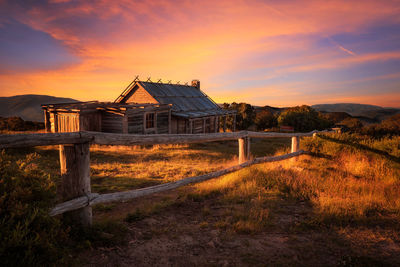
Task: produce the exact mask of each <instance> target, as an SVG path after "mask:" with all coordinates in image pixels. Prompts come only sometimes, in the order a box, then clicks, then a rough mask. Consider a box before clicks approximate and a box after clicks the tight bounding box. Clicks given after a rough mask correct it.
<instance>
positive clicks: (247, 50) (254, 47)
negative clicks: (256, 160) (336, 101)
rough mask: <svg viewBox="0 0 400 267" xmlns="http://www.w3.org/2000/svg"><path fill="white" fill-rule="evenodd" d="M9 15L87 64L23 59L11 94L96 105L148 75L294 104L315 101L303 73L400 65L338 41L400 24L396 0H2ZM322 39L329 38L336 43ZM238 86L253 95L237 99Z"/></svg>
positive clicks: (395, 54)
mask: <svg viewBox="0 0 400 267" xmlns="http://www.w3.org/2000/svg"><path fill="white" fill-rule="evenodd" d="M0 17H1V18H2V19H1V20H0V25H7V24H5V23H4V22H3V21H6V20H10V19H12V20H14V21H17V22H18V23H20V24H22V25H26V27H30V28H31V29H32V30H33V31H36V32H41V33H43V34H46V35H47V36H50V37H51V38H52V39H53V41H48V42H47V43H46V45H50V46H51V47H52V49H53V50H54V51H61V50H62V51H67V52H64V53H65V54H66V55H67V54H69V55H70V58H73V57H75V58H78V59H79V60H76V61H69V64H64V63H65V62H68V60H69V59H67V58H60V62H59V63H57V64H58V66H53V65H51V66H50V65H49V67H47V68H39V67H37V66H41V65H44V64H43V62H44V58H43V59H37V64H36V66H35V64H26V62H27V61H24V58H21V60H20V61H15V62H20V63H18V64H19V68H18V66H14V67H15V68H13V73H12V74H11V73H9V74H7V75H1V76H0V87H1V88H2V94H4V95H12V94H15V93H16V92H18V93H41V92H43V93H50V94H57V95H64V96H70V97H75V98H80V99H90V98H92V97H93V92H94V91H96V92H98V93H97V94H96V96H97V97H98V98H100V100H107V99H113V98H115V95H116V94H118V93H119V90H121V89H122V88H123V87H124V86H125V85H126V84H127V83H129V79H130V78H131V77H133V75H134V74H140V75H142V76H143V77H145V76H154V77H160V78H167V79H176V80H185V81H189V80H190V79H191V78H194V77H196V78H199V79H201V80H202V85H203V84H204V85H205V86H206V87H205V88H207V85H209V89H210V90H211V91H212V92H213V93H214V92H215V95H216V96H217V97H218V98H219V99H221V101H222V98H223V95H221V94H219V93H218V92H223V94H225V95H229V96H232V97H230V99H231V98H232V99H233V97H237V98H239V97H240V98H242V99H249V100H251V101H257V97H253V96H254V95H255V96H257V95H265V97H264V98H262V101H268V97H267V96H268V95H272V92H274V99H275V100H276V101H281V102H282V104H281V105H285V104H284V103H285V102H289V101H291V102H293V101H294V102H295V101H300V100H301V101H305V99H307V93H308V92H307V90H306V89H304V88H306V86H303V84H304V83H307V80H306V78H301V77H300V78H297V79H298V80H297V81H293V77H294V74H298V73H304V74H307V73H315V75H318V73H317V72H318V71H320V70H326V71H333V70H335V69H340V68H351V69H352V70H353V69H360V68H362V67H363V66H364V65H365V64H366V63H371V62H389V61H393V60H400V56H399V55H400V50H399V51H395V50H393V49H392V50H391V51H387V50H381V49H380V48H379V43H378V45H377V46H376V49H375V50H371V51H361V50H360V49H359V47H357V46H356V45H355V44H356V42H354V40H350V41H349V40H347V39H344V40H341V39H338V38H336V36H337V35H340V34H347V35H348V36H352V34H354V35H357V36H359V34H361V33H363V32H367V31H368V30H369V29H370V27H372V26H376V25H381V26H383V27H384V26H385V25H400V10H399V5H398V2H397V1H385V4H382V3H381V2H380V1H339V0H335V1H323V2H321V1H316V0H315V1H300V0H297V1H270V2H268V3H266V2H265V1H262V0H254V1H243V0H233V1H232V0H229V1H228V0H222V1H211V0H205V1H186V0H177V1H172V0H171V1H166V0H155V1H130V0H121V1H107V0H93V1H90V2H88V1H68V0H49V1H37V2H29V3H25V4H23V5H22V4H21V3H20V1H11V0H10V1H6V0H0ZM2 22H3V24H2ZM0 27H1V26H0ZM21 36H22V37H21V38H22V39H21V42H20V43H21V44H24V46H23V49H25V50H26V52H27V53H35V51H40V46H41V45H36V50H35V49H34V48H33V47H32V46H29V42H28V41H27V39H26V38H25V39H24V35H21ZM321 36H328V41H325V42H326V43H327V44H325V43H324V41H323V40H322V41H321ZM322 39H323V38H322ZM367 41H368V40H367ZM24 42H26V43H24ZM363 42H365V40H363ZM374 42H377V41H376V40H374ZM379 42H385V40H379ZM392 42H393V40H392ZM399 45H400V43H399ZM42 47H45V46H44V45H43V44H42ZM8 49H10V48H7V49H6V50H5V51H7V50H8ZM49 51H50V48H49ZM41 52H45V51H43V50H42V51H41ZM36 53H37V52H36ZM387 68H388V71H390V68H389V67H387ZM296 77H299V76H296ZM304 77H306V75H304ZM340 78H341V77H337V79H340ZM245 83H247V84H246V85H244V84H245ZM271 83H275V84H272V85H271ZM28 84H29V86H27V85H28ZM289 84H290V86H289ZM300 84H302V85H300ZM239 85H240V86H239ZM291 86H293V87H291ZM239 87H240V88H245V89H243V91H241V92H240V94H236V93H237V91H235V90H239V89H238V88H239ZM3 88H4V89H3ZM263 88H264V89H263ZM273 88H279V89H277V91H272V89H273ZM263 90H265V92H264V91H263ZM323 90H324V88H321V92H322V91H323ZM338 90H344V91H343V92H344V93H345V94H351V92H348V91H347V92H346V91H345V89H344V88H343V89H340V88H338ZM383 90H384V89H383ZM279 92H281V96H279V94H280V93H279ZM275 93H276V94H275ZM313 93H315V92H313ZM245 94H247V95H248V97H247V98H246V97H245ZM295 95H296V97H295ZM302 95H305V98H304V99H301V98H299V97H298V96H302ZM288 96H289V97H291V98H293V99H290V100H289V99H288V98H289V97H288ZM310 97H311V96H309V95H308V98H310ZM260 99H261V98H260ZM237 101H240V100H237ZM258 104H259V103H258ZM266 104H267V103H266Z"/></svg>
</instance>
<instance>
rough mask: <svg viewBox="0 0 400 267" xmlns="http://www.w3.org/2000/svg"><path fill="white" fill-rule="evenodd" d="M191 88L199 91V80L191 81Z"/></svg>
mask: <svg viewBox="0 0 400 267" xmlns="http://www.w3.org/2000/svg"><path fill="white" fill-rule="evenodd" d="M192 86H193V87H196V88H197V89H198V90H200V81H199V80H193V81H192Z"/></svg>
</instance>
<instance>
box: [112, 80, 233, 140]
mask: <svg viewBox="0 0 400 267" xmlns="http://www.w3.org/2000/svg"><path fill="white" fill-rule="evenodd" d="M115 103H125V104H129V103H138V104H145V103H148V104H169V105H171V110H172V117H171V126H170V127H171V133H173V134H176V133H179V134H180V133H186V134H191V133H215V132H219V128H220V124H221V126H222V128H223V130H224V131H225V130H226V118H227V116H233V120H234V123H233V125H235V124H236V123H235V120H236V111H232V110H224V109H222V108H220V107H219V106H218V105H217V104H216V103H215V102H214V101H213V100H212V99H211V98H210V97H208V96H207V95H206V94H205V93H204V92H203V91H201V90H200V81H198V80H193V81H192V84H191V85H181V84H170V83H161V82H151V81H146V82H145V81H139V80H138V79H137V78H136V79H135V80H134V81H133V82H132V83H131V84H130V85H129V86H128V87H127V88H126V89H125V90H124V91H123V92H122V94H121V95H120V96H119V97H118V98H117V99H116V100H115ZM220 121H221V123H220ZM233 127H234V126H233ZM231 130H232V131H235V128H233V129H231Z"/></svg>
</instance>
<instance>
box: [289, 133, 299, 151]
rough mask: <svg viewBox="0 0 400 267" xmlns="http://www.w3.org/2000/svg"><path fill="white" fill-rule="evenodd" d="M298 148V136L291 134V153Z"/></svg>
mask: <svg viewBox="0 0 400 267" xmlns="http://www.w3.org/2000/svg"><path fill="white" fill-rule="evenodd" d="M299 148H300V137H298V136H293V137H292V151H291V152H292V153H293V152H297V151H299Z"/></svg>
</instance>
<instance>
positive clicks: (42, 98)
mask: <svg viewBox="0 0 400 267" xmlns="http://www.w3.org/2000/svg"><path fill="white" fill-rule="evenodd" d="M77 101H78V100H75V99H72V98H66V97H56V96H49V95H36V94H28V95H16V96H9V97H0V117H21V118H22V119H23V120H26V121H38V122H43V111H42V108H41V104H57V103H71V102H77Z"/></svg>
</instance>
